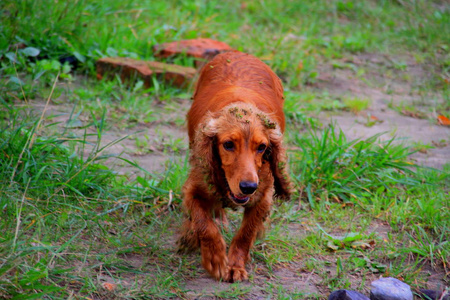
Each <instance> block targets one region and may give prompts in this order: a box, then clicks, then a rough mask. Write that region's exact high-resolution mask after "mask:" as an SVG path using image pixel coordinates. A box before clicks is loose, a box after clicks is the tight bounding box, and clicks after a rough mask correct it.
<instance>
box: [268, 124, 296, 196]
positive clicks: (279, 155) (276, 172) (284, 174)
mask: <svg viewBox="0 0 450 300" xmlns="http://www.w3.org/2000/svg"><path fill="white" fill-rule="evenodd" d="M269 139H270V145H269V148H268V149H267V150H266V153H265V155H264V156H265V159H266V160H268V161H269V163H270V169H271V171H272V175H273V177H274V181H275V182H274V185H275V196H277V197H280V198H282V199H289V197H290V195H291V193H292V186H291V181H290V178H289V172H288V165H287V155H286V150H285V148H284V147H283V136H282V134H281V132H280V130H279V129H278V128H276V129H272V130H270V134H269Z"/></svg>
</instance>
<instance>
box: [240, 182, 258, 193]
mask: <svg viewBox="0 0 450 300" xmlns="http://www.w3.org/2000/svg"><path fill="white" fill-rule="evenodd" d="M239 188H240V189H241V192H242V193H243V194H245V195H250V194H253V192H255V191H256V189H257V188H258V184H257V183H256V182H251V181H241V182H239Z"/></svg>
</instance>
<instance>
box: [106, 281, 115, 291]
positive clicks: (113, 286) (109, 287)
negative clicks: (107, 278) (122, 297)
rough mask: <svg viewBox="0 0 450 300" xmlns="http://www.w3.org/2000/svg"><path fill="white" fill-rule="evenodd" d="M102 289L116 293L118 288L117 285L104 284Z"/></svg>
mask: <svg viewBox="0 0 450 300" xmlns="http://www.w3.org/2000/svg"><path fill="white" fill-rule="evenodd" d="M102 287H103V288H104V289H105V290H108V291H110V292H111V291H114V290H115V289H116V288H117V284H114V283H109V282H103V284H102Z"/></svg>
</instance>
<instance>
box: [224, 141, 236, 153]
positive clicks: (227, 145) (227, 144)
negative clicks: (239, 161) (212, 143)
mask: <svg viewBox="0 0 450 300" xmlns="http://www.w3.org/2000/svg"><path fill="white" fill-rule="evenodd" d="M223 148H225V150H227V151H233V150H234V143H233V142H232V141H228V142H225V143H223Z"/></svg>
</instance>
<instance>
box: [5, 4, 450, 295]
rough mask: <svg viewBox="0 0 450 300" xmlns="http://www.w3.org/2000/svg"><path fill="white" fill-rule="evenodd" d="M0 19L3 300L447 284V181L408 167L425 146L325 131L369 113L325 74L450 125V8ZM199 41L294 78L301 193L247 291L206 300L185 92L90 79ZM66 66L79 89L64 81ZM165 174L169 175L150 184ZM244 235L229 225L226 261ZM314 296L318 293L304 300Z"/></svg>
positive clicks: (290, 97)
mask: <svg viewBox="0 0 450 300" xmlns="http://www.w3.org/2000/svg"><path fill="white" fill-rule="evenodd" d="M0 12H1V13H0V170H1V171H0V232H2V235H1V236H0V298H6V299H41V298H44V299H75V298H77V299H78V298H83V299H84V298H105V299H125V298H126V299H128V298H133V299H154V298H160V299H165V298H169V297H173V298H195V297H198V298H201V297H216V298H219V299H220V298H223V299H230V298H233V299H243V298H248V297H252V296H253V295H255V294H258V293H260V294H261V295H264V297H268V298H272V299H275V298H276V299H298V298H302V299H325V298H327V296H328V293H329V292H331V291H332V290H336V289H341V288H348V289H356V290H359V291H364V292H367V287H368V285H369V284H370V282H371V281H372V280H373V279H374V278H376V277H379V276H393V277H397V278H401V279H403V280H404V281H405V282H407V283H408V284H411V285H412V286H413V287H414V288H418V287H424V286H425V285H426V282H427V281H428V280H429V279H430V278H434V279H436V278H437V279H438V280H439V282H440V283H447V284H448V281H449V277H448V274H445V272H446V271H445V270H447V272H448V268H449V266H450V261H449V259H448V258H449V257H450V245H449V242H448V237H447V236H448V232H449V230H450V228H449V226H450V225H449V222H448V220H449V217H450V213H449V211H450V210H449V207H450V200H449V199H450V197H449V191H450V166H449V165H448V164H447V165H445V166H443V169H442V170H435V169H431V168H426V167H418V166H415V165H414V164H413V163H412V162H411V161H410V154H411V153H413V152H414V151H421V150H423V149H425V150H427V149H429V147H431V146H428V145H423V144H420V143H416V144H413V145H412V146H411V145H404V144H401V143H400V141H398V140H396V139H388V140H384V139H383V138H385V136H380V135H375V136H373V137H371V138H368V139H360V140H349V139H348V138H347V137H346V135H345V134H344V133H343V132H342V131H340V129H339V128H337V127H336V125H333V124H331V125H327V126H324V125H323V124H322V123H325V122H324V120H323V119H322V118H321V117H320V113H321V112H324V111H325V112H326V113H329V114H332V113H336V112H341V111H351V112H354V113H357V112H358V113H359V112H361V111H364V110H365V109H367V107H368V106H370V104H371V102H370V99H369V97H368V96H366V95H359V94H353V93H352V92H351V91H349V92H348V93H342V92H341V91H335V90H334V89H333V88H329V89H327V88H322V85H323V81H324V79H323V78H327V76H328V75H329V73H330V72H331V73H332V74H335V73H333V72H337V73H336V74H341V75H340V76H341V77H340V78H345V79H347V80H349V81H350V82H353V81H356V80H359V81H358V82H364V83H365V84H366V85H367V86H368V87H370V88H372V89H378V90H381V91H382V92H384V93H385V94H386V95H387V96H386V97H387V99H386V100H387V101H389V95H399V93H400V92H399V89H398V86H400V87H401V88H403V89H404V91H403V93H400V94H401V95H403V96H404V95H407V94H409V95H413V96H414V97H416V98H415V99H416V102H413V103H412V104H410V103H409V102H408V104H400V105H398V104H394V103H391V105H390V107H389V108H391V109H393V110H397V111H398V112H402V111H405V112H406V113H408V112H411V113H418V112H425V114H426V116H424V117H427V116H428V117H429V115H430V112H433V113H434V112H436V113H438V114H443V115H447V116H448V115H449V113H450V111H449V105H448V103H449V101H448V100H449V90H450V89H449V85H448V79H449V67H450V63H449V59H450V56H449V54H448V53H449V51H448V50H449V47H450V46H449V44H450V43H449V37H450V26H449V25H448V24H449V23H450V22H449V19H450V13H449V9H448V7H445V2H443V1H432V2H431V1H369V0H364V1H337V0H335V1H297V2H295V1H294V2H292V1H272V0H270V1H258V2H251V1H247V2H242V1H231V2H227V3H225V2H220V1H139V2H136V1H126V0H121V1H83V0H81V1H76V2H71V1H68V2H67V1H66V2H64V1H49V0H46V1H8V0H7V1H2V2H1V3H0ZM168 12H170V13H168ZM196 37H210V38H214V39H219V40H222V41H224V42H227V43H228V44H230V45H231V46H232V47H234V48H236V49H239V50H242V51H246V52H249V53H252V54H254V55H256V56H258V57H260V58H262V59H263V60H264V61H265V62H266V63H268V64H269V65H270V66H271V67H272V68H273V69H274V70H275V71H276V72H277V74H278V75H279V76H280V78H282V80H283V82H284V86H285V96H286V101H285V113H286V116H287V123H288V124H287V126H288V130H287V131H286V141H287V147H288V153H289V157H290V172H291V176H292V178H293V181H294V184H295V193H294V196H293V198H292V200H291V201H287V202H282V203H280V202H277V203H276V205H274V208H273V212H272V215H271V224H270V226H269V229H268V230H267V232H266V238H265V239H263V240H261V241H257V242H256V245H255V248H254V249H253V250H252V260H251V262H250V264H251V266H252V268H251V269H249V276H250V282H249V283H244V284H241V283H237V284H230V285H225V287H223V286H222V287H221V286H220V285H218V284H216V283H214V282H213V281H209V282H208V283H207V284H206V285H205V286H204V289H203V288H201V289H198V288H199V287H197V285H198V281H196V280H198V278H203V277H204V276H206V275H205V271H204V270H203V269H202V268H201V265H200V258H199V255H198V254H196V255H192V256H189V255H178V254H176V253H175V249H174V247H175V246H174V240H175V237H176V234H177V230H178V228H179V227H180V226H181V219H182V212H181V207H180V203H181V199H182V195H181V187H182V185H183V183H184V181H185V179H186V177H187V174H188V169H189V166H188V162H187V155H188V153H187V148H188V147H187V144H186V142H185V139H184V135H185V134H183V126H184V122H185V121H184V120H185V113H186V111H187V109H188V107H189V104H190V100H189V97H190V96H191V93H192V91H191V90H189V89H177V88H174V87H172V86H170V85H168V84H165V83H162V82H158V81H157V80H156V79H155V80H154V82H153V86H152V87H150V88H145V87H144V86H143V83H142V82H141V81H139V80H136V81H132V82H131V83H122V82H121V81H120V80H119V79H118V78H115V79H113V80H111V81H97V80H96V79H95V60H96V59H98V58H100V57H103V56H127V57H133V58H139V59H154V57H153V52H152V46H154V45H155V44H158V43H163V42H168V41H174V40H179V39H187V38H196ZM67 56H74V57H75V58H76V59H77V61H78V68H77V69H76V70H74V69H73V67H72V66H71V65H69V64H68V63H60V62H59V59H60V58H61V57H67ZM364 57H369V58H370V59H372V60H370V59H369V60H368V62H364V63H361V61H364ZM170 61H171V62H174V63H177V64H181V65H192V59H189V58H186V57H178V58H174V59H170ZM415 67H420V69H423V70H422V71H421V73H414V72H417V71H415V70H416V69H415ZM345 88H346V87H344V89H345ZM417 99H418V100H417ZM47 100H48V101H47ZM58 109H59V110H58ZM45 110H47V113H43V112H44V111H45ZM50 112H51V113H50ZM180 132H181V133H182V134H178V133H180ZM112 133H114V135H113V134H112ZM111 136H114V138H113V139H111ZM441 139H444V141H441ZM439 143H442V144H445V137H439ZM122 145H125V147H124V149H125V150H123V151H122V150H120V151H117V147H118V146H122ZM130 145H131V146H130ZM126 147H129V148H126ZM120 149H122V148H120ZM111 153H116V154H114V155H113V154H111ZM152 155H154V156H152ZM155 156H159V157H162V167H161V168H160V170H158V171H155V170H152V169H148V170H146V167H145V165H144V164H143V163H144V162H145V160H152V159H154V157H155ZM123 170H125V172H124V171H123ZM240 220H241V214H240V213H239V212H237V213H233V212H231V213H230V228H229V229H230V230H229V231H228V232H224V235H225V239H226V240H227V241H228V242H229V241H230V240H231V238H232V236H233V233H234V231H235V229H237V227H238V226H239V224H240ZM307 280H310V283H311V285H312V286H314V287H317V290H314V291H312V293H310V292H308V291H306V290H305V289H303V288H302V287H299V286H298V285H296V284H298V283H304V282H306V281H307ZM105 282H108V283H113V284H115V285H114V287H115V289H114V290H112V291H109V290H107V289H105V288H104V285H103V284H104V283H105ZM189 284H191V285H189ZM192 286H194V287H192ZM196 288H197V289H196Z"/></svg>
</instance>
